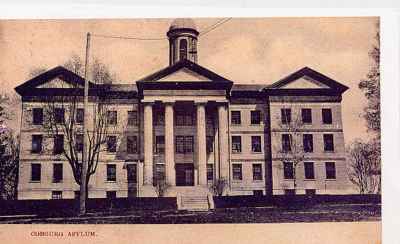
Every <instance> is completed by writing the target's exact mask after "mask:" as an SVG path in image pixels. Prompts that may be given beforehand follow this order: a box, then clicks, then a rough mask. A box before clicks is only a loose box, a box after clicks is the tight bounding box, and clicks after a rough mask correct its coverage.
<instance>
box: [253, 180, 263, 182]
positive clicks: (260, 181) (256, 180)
mask: <svg viewBox="0 0 400 244" xmlns="http://www.w3.org/2000/svg"><path fill="white" fill-rule="evenodd" d="M262 182H263V179H261V180H253V183H262Z"/></svg>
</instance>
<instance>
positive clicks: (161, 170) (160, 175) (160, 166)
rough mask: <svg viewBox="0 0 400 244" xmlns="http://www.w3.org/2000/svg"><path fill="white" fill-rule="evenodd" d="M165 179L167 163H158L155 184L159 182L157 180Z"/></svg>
mask: <svg viewBox="0 0 400 244" xmlns="http://www.w3.org/2000/svg"><path fill="white" fill-rule="evenodd" d="M164 180H165V165H164V164H156V167H155V172H154V184H157V182H161V181H164Z"/></svg>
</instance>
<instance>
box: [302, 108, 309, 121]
mask: <svg viewBox="0 0 400 244" xmlns="http://www.w3.org/2000/svg"><path fill="white" fill-rule="evenodd" d="M301 119H302V122H303V123H304V124H311V123H312V112H311V108H303V109H301Z"/></svg>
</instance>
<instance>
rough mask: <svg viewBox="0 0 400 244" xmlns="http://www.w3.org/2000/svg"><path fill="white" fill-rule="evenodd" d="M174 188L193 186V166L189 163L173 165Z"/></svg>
mask: <svg viewBox="0 0 400 244" xmlns="http://www.w3.org/2000/svg"><path fill="white" fill-rule="evenodd" d="M175 173H176V186H194V166H193V164H190V163H183V164H182V163H180V164H175Z"/></svg>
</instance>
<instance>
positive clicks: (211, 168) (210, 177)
mask: <svg viewBox="0 0 400 244" xmlns="http://www.w3.org/2000/svg"><path fill="white" fill-rule="evenodd" d="M213 179H214V165H213V164H207V181H212V180H213Z"/></svg>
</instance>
